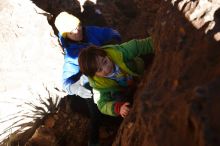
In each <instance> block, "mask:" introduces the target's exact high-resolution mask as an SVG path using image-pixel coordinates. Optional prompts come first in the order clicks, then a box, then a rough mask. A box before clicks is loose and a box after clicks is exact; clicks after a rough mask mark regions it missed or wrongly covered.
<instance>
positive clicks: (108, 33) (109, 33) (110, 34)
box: [100, 27, 121, 43]
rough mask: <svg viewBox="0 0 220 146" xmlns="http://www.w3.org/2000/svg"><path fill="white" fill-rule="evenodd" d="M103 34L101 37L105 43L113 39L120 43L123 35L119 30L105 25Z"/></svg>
mask: <svg viewBox="0 0 220 146" xmlns="http://www.w3.org/2000/svg"><path fill="white" fill-rule="evenodd" d="M101 35H102V36H101V38H100V39H103V40H102V42H103V43H106V42H109V41H111V40H115V41H117V42H118V43H120V42H121V35H120V34H119V32H118V31H116V30H114V29H111V28H107V27H104V28H102V33H101Z"/></svg>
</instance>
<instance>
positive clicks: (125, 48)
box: [114, 37, 154, 60]
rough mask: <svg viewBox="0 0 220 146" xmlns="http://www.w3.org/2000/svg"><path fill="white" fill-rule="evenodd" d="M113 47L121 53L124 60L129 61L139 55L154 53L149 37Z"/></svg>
mask: <svg viewBox="0 0 220 146" xmlns="http://www.w3.org/2000/svg"><path fill="white" fill-rule="evenodd" d="M114 47H115V48H117V49H118V50H119V51H121V52H122V53H123V57H124V59H125V60H130V59H133V58H135V57H137V56H140V55H146V54H153V53H154V48H153V41H152V38H151V37H148V38H145V39H140V40H137V39H134V40H131V41H128V42H125V43H123V44H121V45H115V46H114Z"/></svg>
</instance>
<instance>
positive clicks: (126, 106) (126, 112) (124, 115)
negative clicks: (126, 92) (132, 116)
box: [120, 102, 130, 118]
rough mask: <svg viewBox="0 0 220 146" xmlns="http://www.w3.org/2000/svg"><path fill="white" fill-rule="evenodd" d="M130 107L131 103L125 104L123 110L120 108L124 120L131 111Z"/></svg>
mask: <svg viewBox="0 0 220 146" xmlns="http://www.w3.org/2000/svg"><path fill="white" fill-rule="evenodd" d="M129 105H130V103H129V102H125V103H124V104H123V105H122V106H121V108H120V115H121V116H122V117H123V118H124V117H126V116H127V115H128V112H129V110H130V108H129V107H128V106H129Z"/></svg>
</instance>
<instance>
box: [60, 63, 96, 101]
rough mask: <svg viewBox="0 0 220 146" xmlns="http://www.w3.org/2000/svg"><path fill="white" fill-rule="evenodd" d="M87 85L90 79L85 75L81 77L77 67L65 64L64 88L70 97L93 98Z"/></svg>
mask: <svg viewBox="0 0 220 146" xmlns="http://www.w3.org/2000/svg"><path fill="white" fill-rule="evenodd" d="M77 71H78V72H77ZM86 83H88V78H87V77H86V76H85V75H81V73H80V72H79V70H78V66H77V65H74V64H69V63H65V64H64V72H63V87H64V90H65V91H66V92H67V93H68V94H69V95H78V96H80V97H82V98H91V97H92V93H91V91H90V90H88V89H86V88H85V87H84V85H85V84H86Z"/></svg>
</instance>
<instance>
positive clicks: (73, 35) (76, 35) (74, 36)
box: [66, 26, 83, 41]
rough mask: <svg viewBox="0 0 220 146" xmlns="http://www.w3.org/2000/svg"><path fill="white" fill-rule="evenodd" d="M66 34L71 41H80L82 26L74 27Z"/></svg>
mask: <svg viewBox="0 0 220 146" xmlns="http://www.w3.org/2000/svg"><path fill="white" fill-rule="evenodd" d="M66 36H67V38H69V39H70V40H72V41H82V39H83V33H82V26H78V27H76V28H75V29H73V30H72V31H71V32H67V34H66Z"/></svg>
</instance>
